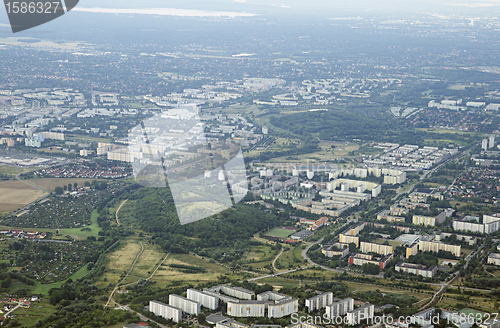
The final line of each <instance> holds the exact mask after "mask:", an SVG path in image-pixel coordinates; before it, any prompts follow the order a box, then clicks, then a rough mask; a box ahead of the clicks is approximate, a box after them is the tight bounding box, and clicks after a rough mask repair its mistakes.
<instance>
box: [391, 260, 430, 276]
mask: <svg viewBox="0 0 500 328" xmlns="http://www.w3.org/2000/svg"><path fill="white" fill-rule="evenodd" d="M395 269H396V271H398V272H406V273H412V274H414V275H417V276H422V277H425V278H434V276H435V275H436V273H437V266H435V265H433V266H431V267H430V268H427V267H425V266H423V265H419V264H412V263H404V262H399V263H398V264H396V267H395Z"/></svg>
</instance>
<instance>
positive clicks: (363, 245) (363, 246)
mask: <svg viewBox="0 0 500 328" xmlns="http://www.w3.org/2000/svg"><path fill="white" fill-rule="evenodd" d="M359 249H360V250H361V252H363V253H377V254H381V255H384V256H385V255H389V254H391V253H392V246H391V245H380V244H374V243H367V242H364V241H362V242H360V243H359Z"/></svg>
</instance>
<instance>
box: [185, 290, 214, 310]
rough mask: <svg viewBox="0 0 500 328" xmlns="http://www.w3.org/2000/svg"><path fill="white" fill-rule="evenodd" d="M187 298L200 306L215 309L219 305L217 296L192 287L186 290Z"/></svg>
mask: <svg viewBox="0 0 500 328" xmlns="http://www.w3.org/2000/svg"><path fill="white" fill-rule="evenodd" d="M187 298H188V299H189V300H192V301H195V302H198V303H200V304H201V306H204V307H206V308H209V309H210V310H217V308H218V307H219V298H218V297H216V296H213V295H209V294H207V293H204V292H202V291H199V290H196V289H193V288H189V289H188V290H187Z"/></svg>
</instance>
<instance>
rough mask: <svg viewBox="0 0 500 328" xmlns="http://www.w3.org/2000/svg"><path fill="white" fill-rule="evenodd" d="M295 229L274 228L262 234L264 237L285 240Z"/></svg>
mask: <svg viewBox="0 0 500 328" xmlns="http://www.w3.org/2000/svg"><path fill="white" fill-rule="evenodd" d="M295 231H297V230H296V229H293V230H291V229H284V228H274V229H272V230H270V231H268V232H266V233H265V234H264V236H265V237H276V238H287V237H288V236H290V235H291V234H293V233H294V232H295Z"/></svg>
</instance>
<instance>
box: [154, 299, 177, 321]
mask: <svg viewBox="0 0 500 328" xmlns="http://www.w3.org/2000/svg"><path fill="white" fill-rule="evenodd" d="M149 311H150V312H153V313H154V314H155V315H157V316H160V317H162V318H165V319H171V320H173V321H174V322H182V310H181V309H179V308H177V307H175V306H171V305H168V304H165V303H162V302H158V301H149Z"/></svg>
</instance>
